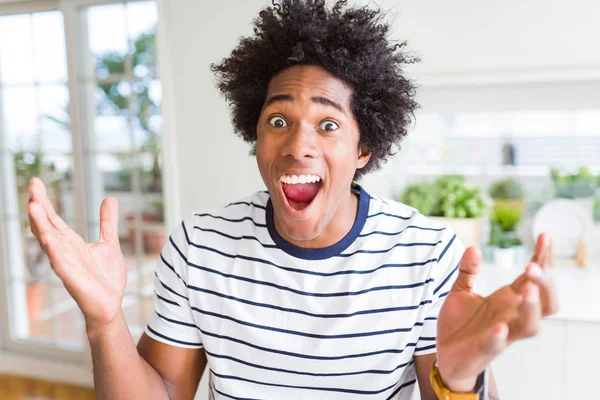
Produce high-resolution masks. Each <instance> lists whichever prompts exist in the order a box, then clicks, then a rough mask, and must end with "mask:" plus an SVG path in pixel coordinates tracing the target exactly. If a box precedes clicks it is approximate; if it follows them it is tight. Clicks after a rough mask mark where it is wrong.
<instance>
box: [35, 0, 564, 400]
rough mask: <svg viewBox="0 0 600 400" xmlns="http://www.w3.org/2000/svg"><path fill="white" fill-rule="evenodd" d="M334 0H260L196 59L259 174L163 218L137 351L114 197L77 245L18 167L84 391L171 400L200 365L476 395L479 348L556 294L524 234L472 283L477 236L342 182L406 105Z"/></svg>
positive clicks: (247, 379) (356, 16) (336, 383)
mask: <svg viewBox="0 0 600 400" xmlns="http://www.w3.org/2000/svg"><path fill="white" fill-rule="evenodd" d="M345 3H346V2H345V1H339V2H337V3H336V4H335V6H334V7H333V9H332V10H329V9H327V8H326V7H325V4H324V2H323V1H316V0H311V1H299V0H295V1H284V2H283V3H282V4H275V5H274V6H273V7H269V8H267V9H265V10H263V11H261V13H260V16H259V18H258V19H257V20H256V21H255V30H254V32H255V36H254V37H251V38H244V39H242V40H241V42H240V44H239V46H238V47H237V48H236V50H234V52H233V53H232V54H231V56H230V57H229V58H227V59H225V60H223V62H222V63H221V64H219V65H216V66H213V70H214V71H215V72H216V73H217V75H218V77H219V88H220V89H221V91H222V92H223V93H224V94H225V96H226V98H227V100H228V101H229V102H230V103H231V105H232V108H233V110H232V111H233V122H234V127H235V130H236V132H237V133H238V134H239V135H240V136H241V137H242V138H243V139H244V140H246V141H248V142H250V143H252V144H253V146H254V147H253V148H254V152H255V154H256V160H257V164H258V169H259V171H260V173H261V176H262V178H263V181H264V183H265V185H266V187H267V189H268V191H267V192H259V193H255V194H254V195H252V196H250V197H249V198H247V199H244V200H242V201H238V202H235V203H232V204H230V205H228V206H226V207H222V208H217V209H214V210H203V211H201V212H198V213H195V214H193V215H191V216H189V217H188V218H186V220H185V221H183V223H182V224H181V225H180V226H179V227H178V228H177V229H175V231H174V232H173V233H172V235H171V237H170V239H169V242H168V244H167V245H166V246H165V248H164V250H163V252H162V254H161V257H160V260H159V262H158V265H157V273H156V280H155V314H154V316H153V317H152V319H151V321H150V322H149V324H148V326H147V329H146V333H145V334H144V335H143V337H142V338H141V340H140V342H139V344H138V346H137V349H136V347H135V345H134V343H133V340H132V339H131V336H130V334H129V332H128V329H127V326H126V323H125V321H124V318H123V314H122V312H121V309H120V304H121V300H122V297H123V292H124V288H125V281H126V268H125V263H124V261H123V256H122V254H121V251H120V248H119V242H118V229H117V220H118V210H117V203H116V201H115V199H114V198H107V199H105V200H104V202H103V204H102V206H101V210H100V216H101V239H100V241H99V242H98V243H94V244H86V243H85V242H84V241H83V239H81V237H79V236H78V235H77V234H75V233H74V232H73V231H72V230H70V229H69V228H68V227H67V226H66V224H65V223H64V222H63V221H62V220H61V219H60V218H59V217H58V216H57V215H56V213H55V212H54V210H53V208H52V206H51V204H50V202H49V201H48V198H47V196H46V192H45V189H44V187H43V184H42V183H41V182H40V181H39V180H37V179H34V180H33V181H32V184H31V188H30V192H31V199H32V200H31V204H30V206H29V213H30V217H31V222H32V230H33V232H34V233H35V234H36V236H37V237H38V239H39V240H40V242H41V244H42V245H43V247H44V249H45V251H46V252H47V253H48V255H49V257H50V260H51V263H52V267H53V268H54V270H55V271H56V273H57V274H58V276H59V277H60V278H61V279H62V280H63V282H64V284H65V286H66V288H67V289H68V290H69V292H70V293H71V295H72V296H73V297H74V299H75V300H76V301H77V304H78V305H79V307H80V308H81V310H82V311H83V314H84V316H85V319H86V326H87V333H88V336H89V340H90V344H91V349H92V356H93V360H94V376H95V383H96V392H97V395H98V398H99V399H128V400H129V399H191V398H192V397H193V395H194V393H195V391H196V388H197V385H198V382H199V379H200V377H201V375H202V373H203V371H204V369H205V367H206V365H208V366H209V369H210V378H211V387H210V391H211V396H212V397H213V398H216V399H226V398H230V399H240V398H261V399H263V398H264V399H283V398H290V399H291V398H302V399H306V398H308V399H321V398H326V399H350V398H362V397H364V398H370V399H413V398H416V397H418V395H417V393H418V392H419V391H420V395H421V398H422V399H435V398H437V397H438V396H439V397H443V398H450V399H451V398H461V399H466V398H468V399H475V398H480V397H485V396H486V395H487V394H488V393H491V394H492V395H493V396H494V397H495V393H494V392H495V391H494V390H493V388H491V385H486V382H487V379H486V376H487V375H486V374H485V371H486V368H487V366H488V365H489V363H490V362H491V361H492V360H493V359H494V357H496V356H497V355H498V354H499V353H500V352H502V351H503V349H504V348H505V347H506V346H507V345H508V344H510V343H511V342H513V341H515V340H518V339H521V338H525V337H530V336H532V335H535V334H536V332H537V329H538V326H539V322H540V319H541V318H542V317H543V316H546V315H549V314H552V313H554V312H555V311H556V309H557V305H556V299H555V294H554V291H553V289H552V286H551V285H550V282H549V281H548V279H547V278H546V277H545V274H544V268H545V267H546V264H547V250H546V249H545V248H546V247H547V246H546V239H545V238H544V237H543V236H542V237H540V239H539V240H538V243H537V246H536V255H535V256H534V261H536V263H533V262H532V263H531V264H530V265H529V266H528V267H527V269H526V271H525V272H524V273H523V275H521V276H520V277H519V278H518V279H517V280H516V281H515V282H514V283H513V284H511V285H510V286H507V287H504V288H502V289H500V290H498V291H497V292H495V293H494V294H492V295H491V296H489V297H487V298H482V297H480V296H478V295H476V294H474V293H473V284H474V280H475V276H476V274H477V272H478V268H479V264H480V261H481V255H480V253H479V251H478V250H477V249H474V248H471V249H467V251H466V252H465V251H463V250H464V249H463V248H462V247H461V245H460V243H459V240H458V239H457V238H456V236H455V235H454V234H453V233H452V232H450V230H449V229H445V228H444V227H442V226H439V225H436V224H435V223H433V222H431V221H429V220H427V219H426V218H425V217H423V216H422V215H421V214H419V213H418V212H417V211H416V210H414V209H412V208H409V207H407V206H405V205H402V204H399V203H395V202H393V201H389V200H385V199H381V198H379V197H376V196H374V195H370V194H368V193H367V192H366V191H365V190H364V189H362V188H361V187H360V186H358V185H356V184H355V183H354V182H355V180H356V179H357V178H359V177H360V176H362V175H363V174H364V173H366V172H368V171H372V170H374V169H376V168H377V167H379V166H380V164H381V163H382V162H384V161H385V159H386V158H387V157H388V155H389V154H390V150H391V148H392V147H393V146H395V145H397V144H399V142H400V141H401V140H402V138H403V137H404V136H405V135H406V127H407V125H408V123H409V122H410V116H411V115H412V113H413V111H414V110H415V108H416V106H417V105H416V103H415V102H414V100H413V96H414V86H413V84H412V83H411V82H410V81H409V80H407V79H406V78H405V77H404V76H403V75H402V70H401V68H402V66H403V65H404V64H406V63H407V62H412V61H413V60H412V59H411V58H410V57H409V56H407V55H406V54H405V53H404V52H403V51H402V45H400V46H394V45H393V44H391V43H390V42H389V41H388V40H387V38H386V33H387V30H388V27H387V25H385V24H383V23H382V22H381V20H380V16H379V13H378V11H373V10H370V9H368V8H360V9H346V8H345ZM224 184H235V183H234V182H230V183H229V182H225V183H224ZM200 190H203V189H200ZM205 190H213V189H211V188H206V189H205ZM417 384H418V385H417ZM417 387H418V389H417ZM447 396H449V397H447ZM461 396H462V397H461Z"/></svg>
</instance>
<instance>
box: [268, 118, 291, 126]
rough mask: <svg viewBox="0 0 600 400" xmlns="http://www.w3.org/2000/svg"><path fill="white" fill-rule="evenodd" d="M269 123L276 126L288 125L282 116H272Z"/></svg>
mask: <svg viewBox="0 0 600 400" xmlns="http://www.w3.org/2000/svg"><path fill="white" fill-rule="evenodd" d="M269 125H271V126H273V127H275V128H285V127H286V126H287V122H285V119H283V118H281V117H271V118H269Z"/></svg>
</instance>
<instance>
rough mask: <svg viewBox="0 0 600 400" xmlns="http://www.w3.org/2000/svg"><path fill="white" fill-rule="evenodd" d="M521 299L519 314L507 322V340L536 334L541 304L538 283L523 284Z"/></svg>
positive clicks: (540, 317) (540, 314) (540, 316)
mask: <svg viewBox="0 0 600 400" xmlns="http://www.w3.org/2000/svg"><path fill="white" fill-rule="evenodd" d="M522 295H523V300H522V302H521V305H520V306H519V316H518V318H516V319H515V320H513V321H511V322H510V323H509V328H510V333H509V340H511V341H513V340H518V339H524V338H529V337H532V336H535V335H537V333H538V330H539V326H540V321H541V319H542V306H541V301H540V290H539V287H538V285H536V284H535V283H533V282H528V283H527V284H526V285H525V286H523V290H522Z"/></svg>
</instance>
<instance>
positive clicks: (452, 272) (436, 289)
mask: <svg viewBox="0 0 600 400" xmlns="http://www.w3.org/2000/svg"><path fill="white" fill-rule="evenodd" d="M457 270H458V265H456V267H454V268H453V269H452V271H450V273H449V274H448V275H447V276H446V279H444V280H443V281H442V283H440V285H439V286H438V287H436V288H435V290H434V291H433V294H434V295H435V294H437V292H439V291H440V289H441V288H442V287H443V286H444V285H445V284H446V283H447V282H448V281H449V280H450V278H451V277H452V275H454V273H455V272H456V271H457Z"/></svg>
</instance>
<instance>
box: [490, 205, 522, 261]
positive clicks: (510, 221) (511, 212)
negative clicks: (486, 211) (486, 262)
mask: <svg viewBox="0 0 600 400" xmlns="http://www.w3.org/2000/svg"><path fill="white" fill-rule="evenodd" d="M521 216H522V210H521V208H519V207H514V206H510V205H507V204H496V205H495V206H494V209H493V212H492V215H491V225H492V231H494V230H495V232H494V233H495V236H494V237H493V238H492V236H491V235H490V246H493V248H494V262H495V264H496V265H497V266H500V267H503V268H507V269H509V268H512V267H513V266H514V265H515V264H516V263H518V262H520V261H522V260H523V258H524V255H525V247H524V246H523V244H522V242H521V240H520V239H519V238H518V237H517V228H518V227H519V222H520V220H521Z"/></svg>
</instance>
